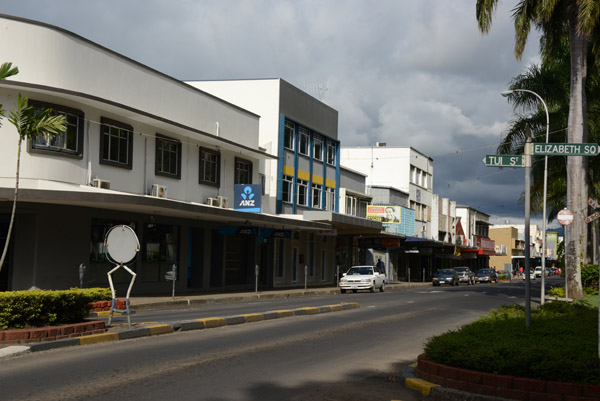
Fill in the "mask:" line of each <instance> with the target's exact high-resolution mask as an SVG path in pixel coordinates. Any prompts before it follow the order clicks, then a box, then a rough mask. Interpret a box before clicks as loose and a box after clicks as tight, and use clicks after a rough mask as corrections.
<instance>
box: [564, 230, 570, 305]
mask: <svg viewBox="0 0 600 401" xmlns="http://www.w3.org/2000/svg"><path fill="white" fill-rule="evenodd" d="M563 227H564V229H565V231H564V232H565V238H564V239H563V241H564V242H565V246H564V247H563V255H564V256H565V301H567V302H568V301H569V286H568V280H567V276H568V274H567V244H568V242H567V226H563Z"/></svg>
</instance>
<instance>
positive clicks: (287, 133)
mask: <svg viewBox="0 0 600 401" xmlns="http://www.w3.org/2000/svg"><path fill="white" fill-rule="evenodd" d="M283 147H284V148H286V149H289V150H294V124H293V123H291V122H289V121H286V122H285V127H284V129H283Z"/></svg>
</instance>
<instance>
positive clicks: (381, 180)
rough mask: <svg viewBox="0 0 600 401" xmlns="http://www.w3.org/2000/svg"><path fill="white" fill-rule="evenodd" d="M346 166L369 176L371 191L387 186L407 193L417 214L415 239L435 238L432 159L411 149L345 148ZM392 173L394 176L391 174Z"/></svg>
mask: <svg viewBox="0 0 600 401" xmlns="http://www.w3.org/2000/svg"><path fill="white" fill-rule="evenodd" d="M340 158H341V162H342V164H343V165H344V166H347V167H349V168H351V169H354V170H357V171H360V172H362V173H364V174H366V175H367V181H366V184H367V186H368V187H373V186H384V187H386V186H387V187H392V188H396V189H398V190H400V191H402V192H405V193H408V201H409V208H410V209H413V210H414V211H415V233H414V234H413V235H414V236H416V237H421V238H428V239H431V238H433V233H432V228H431V217H432V202H433V159H432V158H431V157H429V156H426V155H424V154H423V153H421V152H419V151H418V150H416V149H414V148H410V147H399V146H386V145H385V144H381V143H378V144H377V146H358V147H346V146H343V147H342V150H341V153H340ZM392 172H393V173H392Z"/></svg>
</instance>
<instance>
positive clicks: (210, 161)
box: [199, 148, 237, 186]
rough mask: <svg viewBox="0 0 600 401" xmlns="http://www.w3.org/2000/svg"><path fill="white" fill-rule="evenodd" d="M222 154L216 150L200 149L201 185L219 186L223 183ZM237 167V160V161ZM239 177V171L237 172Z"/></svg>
mask: <svg viewBox="0 0 600 401" xmlns="http://www.w3.org/2000/svg"><path fill="white" fill-rule="evenodd" d="M220 167H221V154H220V153H219V152H217V151H216V150H212V149H207V148H200V175H199V177H200V179H199V182H200V184H207V185H214V186H219V183H220V182H221V168H220ZM236 167H237V159H236ZM235 174H236V177H237V170H236V172H235Z"/></svg>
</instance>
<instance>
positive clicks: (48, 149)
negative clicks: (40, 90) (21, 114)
mask: <svg viewBox="0 0 600 401" xmlns="http://www.w3.org/2000/svg"><path fill="white" fill-rule="evenodd" d="M28 105H29V106H31V107H33V108H36V109H52V115H59V114H60V115H64V116H65V118H67V117H68V116H66V114H69V115H71V116H73V117H75V118H76V121H77V126H76V128H75V129H76V132H75V133H74V135H75V141H76V145H75V149H69V148H66V147H65V148H63V147H56V146H50V145H42V144H37V143H36V140H37V139H38V138H36V140H33V141H28V146H27V148H28V149H27V150H28V151H29V152H31V153H43V154H52V155H60V156H65V157H74V158H78V159H82V158H83V142H84V135H83V134H84V123H85V113H84V112H83V111H81V110H79V109H75V108H72V107H68V106H62V105H59V104H54V103H48V102H43V101H40V100H34V99H29V100H28ZM69 126H70V125H69V124H68V121H67V129H66V130H65V131H64V132H63V133H61V134H59V135H65V138H66V139H67V138H68V134H69ZM42 137H43V136H42Z"/></svg>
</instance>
